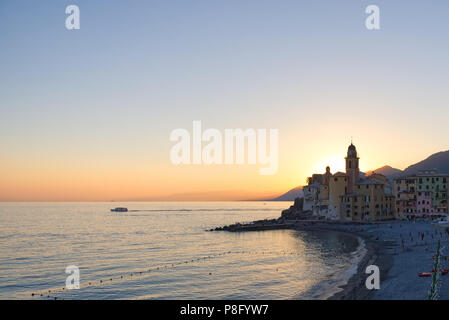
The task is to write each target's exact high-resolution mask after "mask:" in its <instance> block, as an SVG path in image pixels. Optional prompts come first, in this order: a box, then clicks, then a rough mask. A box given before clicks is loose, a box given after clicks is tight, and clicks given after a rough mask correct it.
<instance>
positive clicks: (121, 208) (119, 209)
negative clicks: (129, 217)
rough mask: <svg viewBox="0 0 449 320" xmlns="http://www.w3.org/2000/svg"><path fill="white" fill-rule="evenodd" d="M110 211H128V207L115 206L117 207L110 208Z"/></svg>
mask: <svg viewBox="0 0 449 320" xmlns="http://www.w3.org/2000/svg"><path fill="white" fill-rule="evenodd" d="M111 212H128V208H124V207H117V208H114V209H111Z"/></svg>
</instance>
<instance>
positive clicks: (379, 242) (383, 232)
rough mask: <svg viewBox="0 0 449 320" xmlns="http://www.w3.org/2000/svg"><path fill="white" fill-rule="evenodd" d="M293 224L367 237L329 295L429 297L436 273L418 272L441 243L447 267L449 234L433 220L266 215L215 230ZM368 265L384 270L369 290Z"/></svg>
mask: <svg viewBox="0 0 449 320" xmlns="http://www.w3.org/2000/svg"><path fill="white" fill-rule="evenodd" d="M279 228H282V229H286V228H287V229H294V230H302V231H314V230H316V231H334V232H335V231H338V232H344V233H347V234H348V235H352V236H355V237H359V238H361V239H363V241H364V243H365V247H366V253H365V255H364V256H363V257H362V258H361V259H360V261H359V263H358V264H357V271H356V272H355V273H354V274H353V275H352V276H351V277H350V278H349V279H348V281H347V282H346V284H344V285H340V286H338V287H337V289H338V288H340V289H341V290H340V291H339V292H337V293H335V294H333V295H332V296H330V297H328V298H327V297H326V298H327V299H329V300H370V299H375V300H399V299H400V300H425V299H428V292H429V289H430V285H431V282H432V277H420V276H418V274H419V273H422V272H430V273H431V272H432V270H433V266H434V258H433V257H434V256H435V253H436V252H437V247H438V244H439V243H441V246H442V249H441V250H442V252H441V254H442V259H440V266H439V269H440V270H449V250H448V249H447V248H449V234H448V233H445V232H444V231H442V230H441V229H438V228H435V226H434V225H433V224H432V223H431V221H429V220H421V221H400V220H390V221H381V222H376V223H365V224H364V223H356V222H339V221H324V220H285V219H278V220H266V221H257V222H254V223H252V224H236V225H233V226H228V227H225V228H217V230H227V231H231V232H240V231H243V232H246V231H253V230H257V231H259V230H275V229H279ZM368 265H376V266H378V267H379V271H380V288H379V289H378V290H368V289H367V288H366V287H365V281H366V279H367V277H368V276H369V275H368V274H366V273H365V270H366V267H367V266H368ZM437 279H438V280H437V281H438V285H437V287H438V294H437V296H438V299H440V300H449V290H445V288H448V287H449V276H447V275H446V276H445V275H444V274H439V273H438V274H437Z"/></svg>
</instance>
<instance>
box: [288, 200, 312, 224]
mask: <svg viewBox="0 0 449 320" xmlns="http://www.w3.org/2000/svg"><path fill="white" fill-rule="evenodd" d="M303 202H304V199H303V198H296V199H295V202H294V203H293V205H292V206H291V207H290V208H288V209H285V210H283V211H282V214H281V219H286V220H311V219H312V213H311V212H310V211H303V210H302V205H303Z"/></svg>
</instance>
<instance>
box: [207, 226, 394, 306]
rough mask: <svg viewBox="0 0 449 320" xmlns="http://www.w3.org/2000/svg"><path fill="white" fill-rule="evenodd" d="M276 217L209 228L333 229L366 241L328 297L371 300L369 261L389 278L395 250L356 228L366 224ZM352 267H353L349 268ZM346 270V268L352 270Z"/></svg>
mask: <svg viewBox="0 0 449 320" xmlns="http://www.w3.org/2000/svg"><path fill="white" fill-rule="evenodd" d="M274 221H275V220H272V221H271V220H270V221H266V222H265V223H264V224H262V223H261V222H259V224H257V222H256V223H251V224H246V225H245V224H236V225H233V226H225V227H220V228H216V229H211V230H209V231H228V232H251V231H265V230H280V229H290V230H300V231H333V232H341V233H344V234H347V235H350V236H353V237H356V238H357V239H361V241H363V242H364V247H365V250H366V252H365V253H364V255H363V256H362V257H361V259H360V260H359V261H358V262H357V264H356V266H355V267H356V272H355V273H354V274H352V275H351V276H350V277H349V279H348V280H347V281H346V283H345V284H343V285H340V286H337V287H336V290H338V292H336V293H334V294H332V295H331V296H329V297H327V298H326V300H370V299H372V296H373V291H372V290H368V289H367V288H366V286H365V281H366V278H367V277H368V274H366V273H365V270H366V267H367V266H369V265H372V264H374V265H377V266H378V267H379V269H380V283H381V286H382V283H383V282H384V281H385V280H386V279H387V277H388V272H389V270H390V268H391V266H392V265H393V259H392V254H391V253H389V252H388V251H387V246H388V244H387V243H385V242H384V241H376V240H373V237H372V236H371V235H368V234H366V233H365V232H363V231H355V230H353V228H354V227H360V228H363V226H364V224H359V223H345V222H334V221H322V220H296V221H287V222H283V223H278V222H274ZM348 270H349V269H348ZM348 270H346V271H348Z"/></svg>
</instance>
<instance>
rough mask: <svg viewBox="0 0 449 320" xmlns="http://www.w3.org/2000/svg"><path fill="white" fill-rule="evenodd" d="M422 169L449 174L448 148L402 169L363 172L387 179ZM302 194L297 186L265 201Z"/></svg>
mask: <svg viewBox="0 0 449 320" xmlns="http://www.w3.org/2000/svg"><path fill="white" fill-rule="evenodd" d="M422 170H436V172H438V173H445V174H449V150H448V151H442V152H438V153H434V154H432V155H431V156H430V157H428V158H426V159H424V160H422V161H420V162H418V163H415V164H412V165H411V166H409V167H407V168H405V169H404V170H400V169H396V168H393V167H391V166H383V167H381V168H378V169H376V170H370V171H367V172H365V174H366V175H367V176H368V175H370V174H372V173H380V174H383V175H384V176H386V177H387V178H389V179H395V178H398V177H402V176H410V175H414V174H417V173H418V171H422ZM302 195H303V192H302V187H300V186H299V187H296V188H293V189H291V190H289V191H287V192H286V193H284V194H283V195H281V196H279V197H276V198H273V199H268V200H267V201H293V200H295V198H297V197H301V196H302Z"/></svg>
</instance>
